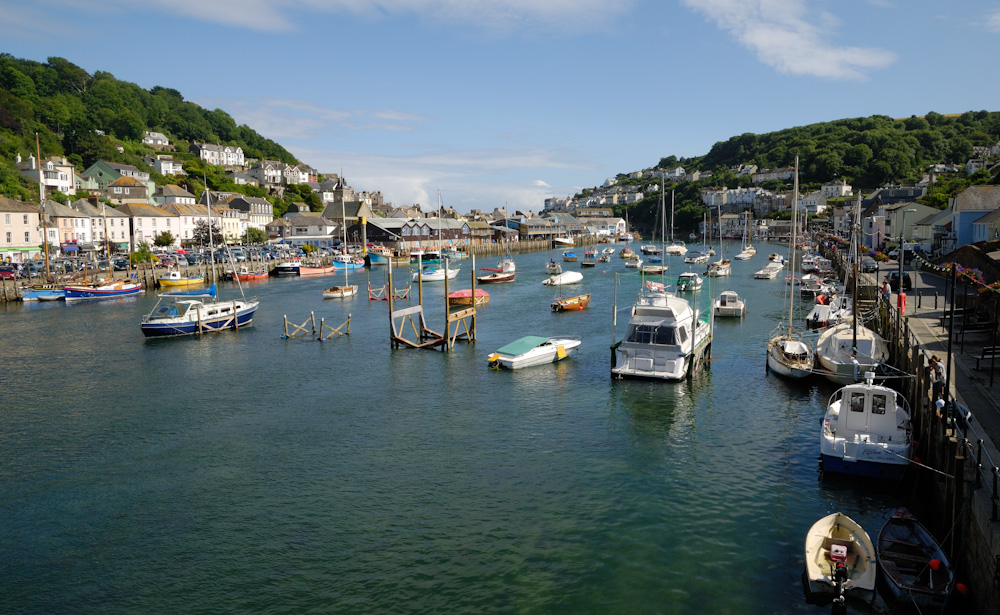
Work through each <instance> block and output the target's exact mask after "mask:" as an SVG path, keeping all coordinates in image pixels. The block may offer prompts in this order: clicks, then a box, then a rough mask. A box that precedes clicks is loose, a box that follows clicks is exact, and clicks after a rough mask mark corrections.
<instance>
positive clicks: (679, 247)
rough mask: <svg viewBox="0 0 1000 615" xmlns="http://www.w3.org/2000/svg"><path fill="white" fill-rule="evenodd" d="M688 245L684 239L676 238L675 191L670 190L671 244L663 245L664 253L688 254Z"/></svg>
mask: <svg viewBox="0 0 1000 615" xmlns="http://www.w3.org/2000/svg"><path fill="white" fill-rule="evenodd" d="M687 251H688V249H687V246H686V245H684V242H683V241H675V240H674V191H673V190H671V191H670V244H669V245H666V246H664V247H663V253H664V254H673V255H676V256H684V255H685V254H687Z"/></svg>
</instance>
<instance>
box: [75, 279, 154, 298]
mask: <svg viewBox="0 0 1000 615" xmlns="http://www.w3.org/2000/svg"><path fill="white" fill-rule="evenodd" d="M65 292H66V301H86V300H95V299H117V298H118V297H130V296H132V295H138V294H139V293H141V292H142V286H141V285H140V284H132V283H128V284H122V285H120V286H119V287H118V288H102V287H100V286H98V287H96V288H90V287H87V286H67V287H66V288H65Z"/></svg>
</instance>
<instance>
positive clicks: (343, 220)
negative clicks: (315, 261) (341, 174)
mask: <svg viewBox="0 0 1000 615" xmlns="http://www.w3.org/2000/svg"><path fill="white" fill-rule="evenodd" d="M340 233H341V236H342V237H343V242H344V244H343V246H342V247H341V249H342V250H344V251H345V252H344V254H347V251H346V250H347V209H346V207H345V206H344V200H343V199H341V200H340ZM389 260H392V257H389ZM347 265H348V263H347V262H346V261H345V262H344V288H347V287H348V285H349V284H348V281H347Z"/></svg>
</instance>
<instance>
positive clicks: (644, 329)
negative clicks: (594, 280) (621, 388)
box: [611, 282, 712, 381]
mask: <svg viewBox="0 0 1000 615" xmlns="http://www.w3.org/2000/svg"><path fill="white" fill-rule="evenodd" d="M698 316H699V314H698V313H697V312H695V311H694V310H692V309H691V304H689V303H688V302H687V301H686V300H684V299H682V298H680V297H678V296H676V295H674V294H672V293H669V292H666V291H665V290H664V289H663V285H662V284H656V283H654V282H646V285H645V287H644V288H643V291H642V292H640V293H639V296H638V298H637V299H636V302H635V305H633V306H632V316H631V318H630V319H629V322H628V330H627V331H626V333H625V337H624V338H623V339H622V341H620V342H619V343H618V344H616V345H615V347H614V359H613V360H614V365H613V366H612V367H611V375H612V377H614V378H654V379H659V380H668V381H680V380H684V379H686V378H688V377H690V376H691V375H692V374H693V373H694V372H695V371H697V370H698V369H699V368H700V366H701V365H702V363H703V362H704V360H705V359H706V358H707V357H708V354H709V352H710V350H711V346H712V333H711V328H710V326H709V324H708V323H707V322H705V321H703V320H699V319H698Z"/></svg>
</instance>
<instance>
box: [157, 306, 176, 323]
mask: <svg viewBox="0 0 1000 615" xmlns="http://www.w3.org/2000/svg"><path fill="white" fill-rule="evenodd" d="M176 317H177V306H175V305H161V306H160V307H159V309H158V310H156V311H155V312H153V316H152V317H151V319H152V320H157V319H161V318H176Z"/></svg>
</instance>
